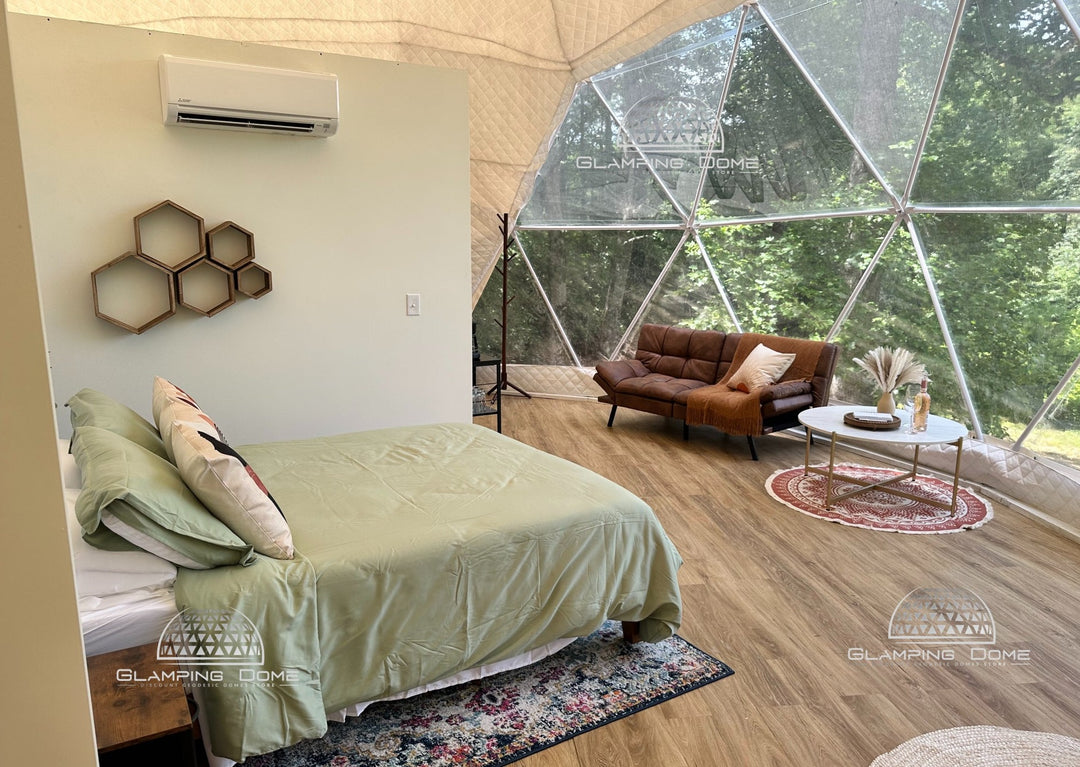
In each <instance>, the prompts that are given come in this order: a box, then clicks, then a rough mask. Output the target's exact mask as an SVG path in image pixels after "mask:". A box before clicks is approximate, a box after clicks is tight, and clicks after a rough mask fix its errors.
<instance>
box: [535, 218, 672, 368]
mask: <svg viewBox="0 0 1080 767" xmlns="http://www.w3.org/2000/svg"><path fill="white" fill-rule="evenodd" d="M519 236H520V237H521V242H522V247H524V248H525V250H526V252H528V254H529V260H530V261H531V262H532V265H533V268H534V269H535V270H536V274H537V277H538V278H539V280H540V284H541V285H543V286H544V290H545V291H546V293H547V296H548V299H549V300H550V301H551V304H552V306H553V307H554V308H555V314H556V316H558V318H559V322H560V323H561V325H562V327H563V329H564V330H565V331H566V335H567V336H568V337H569V339H570V343H571V344H573V346H574V351H575V352H576V353H577V355H578V358H579V359H580V360H581V364H582V365H595V364H596V363H597V362H599V361H601V360H604V359H607V355H608V354H610V353H611V351H612V349H614V348H615V346H616V345H617V344H618V342H619V339H620V338H622V335H623V332H624V331H625V330H626V328H627V326H629V325H630V323H631V321H632V320H633V318H634V315H636V314H637V311H638V309H639V308H640V307H641V304H642V302H643V301H644V300H645V296H646V295H648V293H649V290H650V289H652V286H653V284H654V283H655V282H656V279H657V277H659V276H660V272H661V271H662V270H663V268H664V264H666V263H667V261H668V259H669V258H670V257H671V254H672V253H673V252H674V250H675V248H676V247H677V246H678V244H679V240H680V238H681V236H682V232H678V231H671V230H654V231H603V230H578V231H523V232H520V233H519ZM515 305H516V302H515ZM521 361H522V362H539V360H521Z"/></svg>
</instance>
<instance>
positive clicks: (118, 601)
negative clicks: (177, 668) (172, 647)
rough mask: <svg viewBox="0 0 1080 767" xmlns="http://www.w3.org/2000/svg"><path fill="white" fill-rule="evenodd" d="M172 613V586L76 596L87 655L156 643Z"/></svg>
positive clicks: (173, 601) (174, 609)
mask: <svg viewBox="0 0 1080 767" xmlns="http://www.w3.org/2000/svg"><path fill="white" fill-rule="evenodd" d="M175 617H176V599H175V597H174V595H173V590H172V588H162V589H148V590H140V591H135V592H131V591H128V592H122V593H119V594H114V595H112V596H108V597H83V598H82V599H80V600H79V621H80V622H81V623H82V634H83V646H84V648H85V650H86V655H87V657H89V656H91V655H102V654H104V653H107V652H112V651H113V650H123V649H125V648H127V647H138V646H139V645H144V644H157V641H158V639H160V638H161V632H162V631H163V630H164V629H165V626H167V625H168V623H169V621H171V620H172V619H173V618H175Z"/></svg>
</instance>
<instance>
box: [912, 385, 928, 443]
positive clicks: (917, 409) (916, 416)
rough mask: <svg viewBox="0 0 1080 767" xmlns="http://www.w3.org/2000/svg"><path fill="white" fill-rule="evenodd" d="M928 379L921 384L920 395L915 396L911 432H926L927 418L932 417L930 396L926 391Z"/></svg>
mask: <svg viewBox="0 0 1080 767" xmlns="http://www.w3.org/2000/svg"><path fill="white" fill-rule="evenodd" d="M927 383H929V381H928V380H927V379H925V378H924V379H922V381H920V382H919V393H918V394H916V395H915V406H914V408H913V409H912V411H911V430H912V431H915V432H920V431H926V417H927V416H928V415H930V395H929V393H927V391H926V384H927Z"/></svg>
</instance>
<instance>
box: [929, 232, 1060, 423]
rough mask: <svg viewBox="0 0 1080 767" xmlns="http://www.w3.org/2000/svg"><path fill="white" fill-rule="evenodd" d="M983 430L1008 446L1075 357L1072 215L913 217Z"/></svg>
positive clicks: (1040, 405)
mask: <svg viewBox="0 0 1080 767" xmlns="http://www.w3.org/2000/svg"><path fill="white" fill-rule="evenodd" d="M915 221H916V225H917V226H918V227H919V229H920V231H921V232H922V233H923V240H924V242H925V243H926V247H927V250H928V251H929V254H930V268H931V271H932V273H933V275H934V280H935V283H936V285H937V290H938V295H939V296H940V298H941V305H942V307H943V308H944V309H945V317H946V318H947V320H948V323H949V329H950V331H951V333H952V337H953V342H954V343H955V345H956V351H957V354H958V355H959V357H960V365H961V367H962V368H963V370H964V376H965V377H966V378H967V382H968V388H969V390H970V391H971V396H972V399H973V400H974V402H975V410H976V412H977V413H978V414H979V421H980V422H981V424H982V428H983V431H984V432H985V433H987V434H990V435H992V436H995V437H999V438H1002V439H1007V440H1010V441H1013V440H1015V439H1016V438H1017V437H1019V436H1020V433H1021V432H1022V431H1023V429H1024V427H1025V426H1026V425H1027V423H1028V421H1030V420H1031V417H1032V416H1033V415H1034V414H1035V412H1036V411H1037V410H1038V409H1039V408H1040V407H1042V404H1043V402H1045V401H1046V398H1047V397H1048V396H1049V395H1050V393H1051V392H1052V391H1053V389H1054V387H1055V386H1056V385H1057V384H1058V382H1059V381H1060V380H1061V376H1063V375H1064V374H1065V371H1066V370H1068V368H1069V366H1070V365H1071V364H1072V362H1073V360H1075V359H1076V357H1077V356H1080V332H1078V331H1080V289H1078V287H1077V286H1080V248H1078V247H1077V246H1078V245H1080V216H1064V215H1058V216H1049V215H1048V216H1038V215H1012V216H1006V215H1000V214H992V215H956V214H954V215H948V216H946V215H942V216H918V217H917V218H916V219H915Z"/></svg>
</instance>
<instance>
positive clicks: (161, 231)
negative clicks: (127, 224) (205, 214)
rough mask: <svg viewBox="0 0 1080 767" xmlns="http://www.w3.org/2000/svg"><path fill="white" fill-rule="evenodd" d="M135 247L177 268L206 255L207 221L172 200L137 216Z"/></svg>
mask: <svg viewBox="0 0 1080 767" xmlns="http://www.w3.org/2000/svg"><path fill="white" fill-rule="evenodd" d="M135 251H136V252H137V253H138V254H139V255H140V256H143V257H144V258H148V259H150V260H151V261H153V262H154V263H155V264H157V265H158V266H161V267H163V268H165V269H169V270H171V271H173V272H178V271H180V270H181V269H183V268H184V267H187V266H190V265H191V264H193V263H195V262H196V261H198V260H199V259H200V258H202V257H203V256H205V255H206V224H205V223H204V222H203V219H202V217H201V216H197V215H195V214H194V213H192V212H191V211H190V210H187V209H186V208H181V207H180V206H179V205H177V204H176V203H175V202H173V201H172V200H165V201H164V202H160V203H158V204H157V205H155V206H154V207H152V208H150V209H149V210H144V211H143V212H142V213H140V214H139V215H137V216H135Z"/></svg>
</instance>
